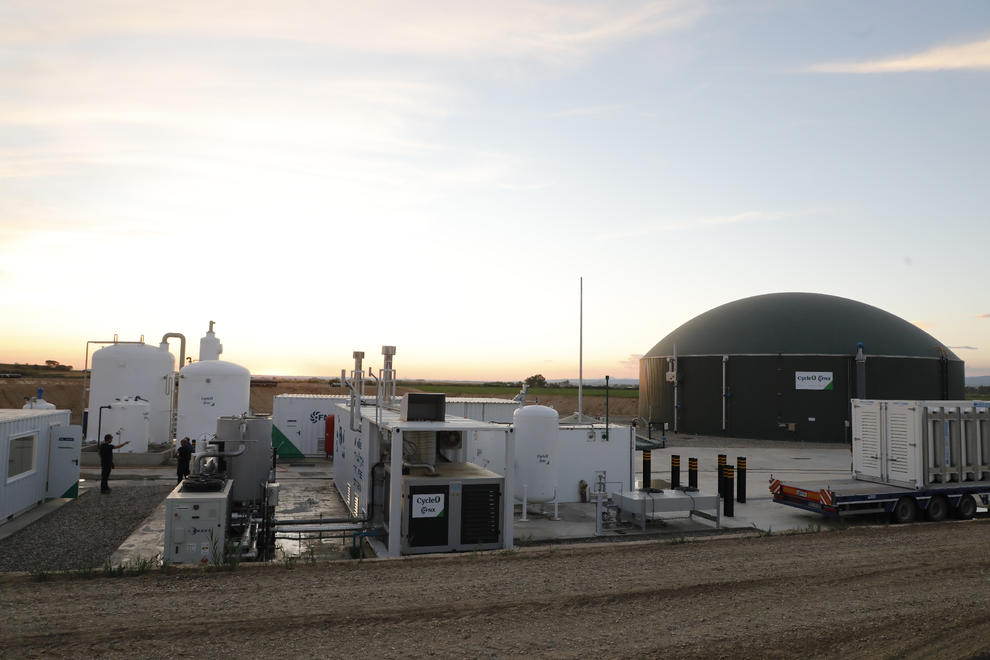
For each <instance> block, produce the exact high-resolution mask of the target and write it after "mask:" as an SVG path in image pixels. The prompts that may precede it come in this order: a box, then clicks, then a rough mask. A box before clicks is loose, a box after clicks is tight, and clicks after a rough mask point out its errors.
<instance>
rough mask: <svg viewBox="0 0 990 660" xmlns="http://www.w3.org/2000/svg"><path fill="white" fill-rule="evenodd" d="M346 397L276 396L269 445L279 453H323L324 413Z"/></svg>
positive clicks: (285, 455) (293, 455) (288, 455)
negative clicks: (270, 442)
mask: <svg viewBox="0 0 990 660" xmlns="http://www.w3.org/2000/svg"><path fill="white" fill-rule="evenodd" d="M347 401H348V397H347V396H346V395H330V394H279V395H278V396H276V397H275V400H274V403H273V405H272V446H274V447H275V448H277V449H278V454H279V457H280V458H302V457H304V456H325V455H326V450H325V441H324V438H325V436H326V420H327V417H328V416H330V415H333V414H336V413H335V412H334V410H335V407H336V406H337V405H346V404H347ZM337 422H338V423H339V420H337ZM338 425H339V424H338Z"/></svg>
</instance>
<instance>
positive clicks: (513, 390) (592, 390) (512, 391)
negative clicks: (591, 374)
mask: <svg viewBox="0 0 990 660" xmlns="http://www.w3.org/2000/svg"><path fill="white" fill-rule="evenodd" d="M399 384H400V385H402V386H403V387H410V388H413V389H417V390H420V391H422V392H443V393H444V394H450V395H456V396H478V397H486V396H495V397H502V398H508V397H513V396H515V395H516V394H519V390H520V388H518V387H508V386H499V385H473V384H468V383H418V382H415V381H406V382H400V383H399ZM529 394H531V395H532V396H574V397H576V396H577V395H578V388H576V387H533V388H530V389H529ZM608 395H609V396H610V397H615V398H621V399H636V398H638V397H639V390H638V389H632V388H625V387H623V388H613V387H610V388H609V389H608ZM584 396H605V388H604V387H586V388H584Z"/></svg>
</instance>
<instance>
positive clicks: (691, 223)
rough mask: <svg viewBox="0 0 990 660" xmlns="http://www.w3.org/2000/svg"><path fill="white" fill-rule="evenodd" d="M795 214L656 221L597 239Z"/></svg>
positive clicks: (747, 213)
mask: <svg viewBox="0 0 990 660" xmlns="http://www.w3.org/2000/svg"><path fill="white" fill-rule="evenodd" d="M797 215H799V214H797V213H784V212H765V211H745V212H743V213H736V214H733V215H716V216H706V217H700V218H685V219H680V220H666V221H665V220H658V221H657V222H655V223H653V224H649V225H641V226H639V227H635V228H633V229H630V230H629V231H624V232H615V233H611V234H603V235H601V236H598V238H599V239H603V240H604V239H626V238H634V237H638V236H648V235H651V234H662V233H666V232H675V231H688V230H691V229H701V228H704V227H713V226H718V225H732V224H741V223H747V222H769V221H773V220H782V219H785V218H792V217H796V216H797Z"/></svg>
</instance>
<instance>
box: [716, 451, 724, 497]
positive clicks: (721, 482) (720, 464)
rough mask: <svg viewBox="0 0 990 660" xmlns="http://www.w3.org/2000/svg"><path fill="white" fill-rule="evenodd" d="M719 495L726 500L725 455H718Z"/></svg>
mask: <svg viewBox="0 0 990 660" xmlns="http://www.w3.org/2000/svg"><path fill="white" fill-rule="evenodd" d="M716 478H717V479H718V482H717V484H718V485H717V488H718V494H719V495H721V496H722V497H723V498H725V483H724V481H725V454H719V455H718V476H717V477H716Z"/></svg>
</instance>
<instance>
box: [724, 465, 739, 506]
mask: <svg viewBox="0 0 990 660" xmlns="http://www.w3.org/2000/svg"><path fill="white" fill-rule="evenodd" d="M732 472H733V469H732V466H731V465H726V466H725V473H724V474H725V477H724V478H725V490H726V492H727V493H729V496H728V497H726V498H725V500H724V501H725V510H724V512H723V513H724V515H725V517H726V518H732V517H733V516H734V515H735V513H736V507H735V503H734V502H733V500H732Z"/></svg>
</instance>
